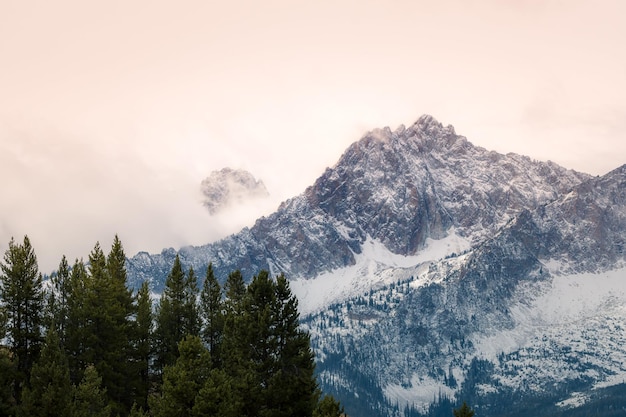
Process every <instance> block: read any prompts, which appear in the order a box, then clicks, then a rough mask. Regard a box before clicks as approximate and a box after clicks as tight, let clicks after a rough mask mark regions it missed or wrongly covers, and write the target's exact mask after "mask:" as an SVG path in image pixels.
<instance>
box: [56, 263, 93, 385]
mask: <svg viewBox="0 0 626 417" xmlns="http://www.w3.org/2000/svg"><path fill="white" fill-rule="evenodd" d="M88 281H89V276H88V274H87V268H86V267H85V264H84V263H83V261H82V260H80V261H79V260H76V261H75V262H74V266H73V267H72V271H71V273H70V277H69V282H68V296H67V323H66V325H65V332H64V333H65V334H61V337H60V338H61V340H63V341H64V345H65V351H66V353H67V357H68V358H67V359H68V364H69V368H70V380H71V381H72V383H73V384H75V385H77V384H78V383H79V382H80V381H81V379H82V377H83V370H84V369H85V367H86V365H87V363H88V362H87V360H86V356H87V352H86V349H87V346H86V343H85V341H86V340H87V336H88V332H89V329H88V322H89V316H90V306H89V305H88V303H87V294H88Z"/></svg>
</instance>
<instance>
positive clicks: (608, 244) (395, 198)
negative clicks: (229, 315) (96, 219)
mask: <svg viewBox="0 0 626 417" xmlns="http://www.w3.org/2000/svg"><path fill="white" fill-rule="evenodd" d="M625 240H626V166H623V167H620V168H618V169H616V170H614V171H612V172H610V173H608V174H607V175H605V176H602V177H595V178H594V177H591V176H589V175H586V174H582V173H578V172H575V171H571V170H567V169H565V168H562V167H560V166H558V165H556V164H554V163H551V162H539V161H533V160H531V159H530V158H527V157H524V156H520V155H516V154H507V155H502V154H499V153H496V152H490V151H487V150H485V149H483V148H480V147H476V146H474V145H472V144H471V143H470V142H468V141H467V139H465V138H464V137H463V136H459V135H457V134H456V132H455V131H454V128H452V126H445V127H444V126H443V125H442V124H441V123H439V122H437V121H436V120H435V119H434V118H432V117H430V116H422V117H421V118H420V119H419V120H418V121H417V122H416V123H414V124H413V125H411V126H410V127H408V128H405V127H403V126H401V127H400V128H398V129H397V130H395V131H392V130H391V129H389V128H385V129H380V130H375V131H372V132H369V133H368V134H366V135H365V136H364V137H363V138H362V139H361V140H359V141H358V142H355V143H354V144H353V145H351V146H350V147H349V148H348V149H347V150H346V152H345V153H344V154H343V155H342V156H341V158H340V159H339V161H338V162H337V164H336V165H335V166H334V167H332V168H328V169H327V170H326V171H325V172H324V173H323V174H322V175H321V176H320V178H319V179H318V180H317V181H316V182H315V183H314V184H313V185H312V186H311V187H309V188H307V189H306V190H305V191H304V192H303V193H302V194H301V195H299V196H297V197H295V198H293V199H290V200H288V201H286V202H284V203H283V204H281V206H280V207H279V208H278V210H277V211H276V212H274V213H273V214H271V215H269V216H267V217H263V218H260V219H259V220H258V221H257V222H256V223H255V225H254V226H253V227H251V228H249V229H244V230H242V231H241V232H240V233H238V234H236V235H232V236H230V237H228V238H226V239H224V240H221V241H219V242H215V243H212V244H208V245H205V246H201V247H186V248H182V249H181V250H180V251H178V252H176V251H175V250H174V249H167V250H164V251H163V252H162V253H161V254H157V255H149V254H147V253H140V254H138V255H136V256H135V257H133V258H131V259H129V260H128V270H129V276H130V277H131V279H135V280H141V279H150V280H152V283H153V288H154V289H155V290H157V291H158V289H159V283H162V282H163V280H164V278H165V276H166V275H167V273H168V272H169V269H170V268H171V264H172V262H173V259H174V256H175V255H176V253H178V254H179V255H180V256H181V260H182V261H183V263H184V265H185V266H187V267H189V266H193V267H194V269H196V271H202V270H203V268H204V267H206V264H207V263H208V262H213V265H214V267H215V270H216V272H217V276H218V277H220V278H221V279H224V278H225V277H226V275H227V273H228V272H230V271H232V270H235V269H240V270H241V271H242V272H243V274H244V276H245V277H246V278H249V277H251V276H252V275H253V274H254V273H256V272H257V271H258V270H259V269H269V270H271V272H272V273H273V274H276V273H280V272H284V273H285V274H286V275H287V276H288V277H289V278H290V279H291V280H292V288H293V290H294V293H295V294H297V295H298V297H299V298H300V301H301V305H302V306H303V309H302V311H303V313H304V315H303V325H304V326H306V328H307V329H309V331H310V332H311V335H312V344H313V346H314V348H315V351H316V353H317V355H318V372H319V376H320V381H321V384H322V387H323V388H324V389H325V391H328V392H333V393H335V394H336V396H337V397H338V398H339V399H340V400H341V401H342V402H343V403H344V404H345V405H346V409H347V411H348V413H349V414H351V415H361V416H365V417H367V416H372V417H379V416H380V417H382V416H422V415H426V414H427V415H429V416H432V417H435V416H438V415H450V414H451V410H450V408H451V407H452V404H453V402H454V401H457V400H467V401H469V402H471V403H472V404H475V405H476V409H477V410H478V411H479V412H480V414H481V415H484V416H494V417H495V416H503V415H508V416H522V415H527V413H528V410H529V409H533V410H534V414H533V415H537V416H543V415H545V416H548V415H560V413H564V412H566V411H567V410H570V409H571V408H572V407H578V408H577V409H584V407H585V404H587V403H588V401H591V399H593V398H599V397H601V396H602V395H605V394H600V393H606V392H612V393H617V394H612V395H620V394H619V393H621V392H622V391H620V390H622V388H621V385H620V384H621V383H622V382H623V381H624V380H626V367H625V366H624V365H623V364H624V363H626V349H624V348H623V346H626V253H625V250H624V242H625ZM609 388H610V390H609ZM623 391H624V392H625V393H626V386H625V387H624V388H623ZM611 398H612V399H611V400H610V401H612V403H611V404H613V405H615V404H617V403H616V402H615V397H611ZM607 401H609V400H607ZM613 405H611V406H613ZM581 407H583V408H581Z"/></svg>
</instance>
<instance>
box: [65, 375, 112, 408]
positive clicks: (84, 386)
mask: <svg viewBox="0 0 626 417" xmlns="http://www.w3.org/2000/svg"><path fill="white" fill-rule="evenodd" d="M107 402H108V401H107V395H106V388H102V378H100V376H99V375H98V371H97V370H96V368H95V367H94V366H93V365H89V366H88V367H87V368H86V369H85V376H84V377H83V380H82V381H81V382H80V384H79V385H78V387H76V390H75V393H74V400H73V402H72V410H73V416H74V417H84V416H90V417H110V415H111V406H110V405H108V403H107Z"/></svg>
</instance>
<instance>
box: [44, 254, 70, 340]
mask: <svg viewBox="0 0 626 417" xmlns="http://www.w3.org/2000/svg"><path fill="white" fill-rule="evenodd" d="M69 281H70V267H69V264H68V263H67V258H66V257H65V256H63V257H62V258H61V262H60V263H59V269H58V270H57V271H56V272H54V273H53V274H52V275H51V276H50V283H51V284H52V285H51V286H50V288H49V290H48V296H47V304H48V305H47V309H46V310H47V323H46V324H47V326H48V327H50V326H52V325H54V326H55V327H56V328H57V329H58V332H59V335H60V337H63V336H64V335H65V326H66V325H67V320H68V317H67V316H68V306H67V302H68V297H69ZM63 342H64V341H63V340H61V343H63Z"/></svg>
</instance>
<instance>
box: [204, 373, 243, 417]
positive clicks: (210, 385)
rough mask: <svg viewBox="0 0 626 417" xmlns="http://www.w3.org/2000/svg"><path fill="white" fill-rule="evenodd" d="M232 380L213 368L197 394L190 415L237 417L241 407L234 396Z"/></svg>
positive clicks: (238, 400)
mask: <svg viewBox="0 0 626 417" xmlns="http://www.w3.org/2000/svg"><path fill="white" fill-rule="evenodd" d="M233 387H234V385H233V381H232V379H231V378H230V377H229V376H228V374H227V373H226V372H225V371H224V370H223V369H220V368H213V369H212V370H211V372H210V373H209V377H208V379H207V380H206V382H205V383H204V385H203V386H202V388H201V389H200V391H199V392H198V395H197V396H196V399H195V403H194V406H193V409H192V413H193V415H194V416H196V417H201V416H219V417H239V416H241V412H240V410H241V409H242V407H243V404H242V403H241V400H240V398H239V397H237V396H236V395H235V391H234V388H233Z"/></svg>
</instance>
